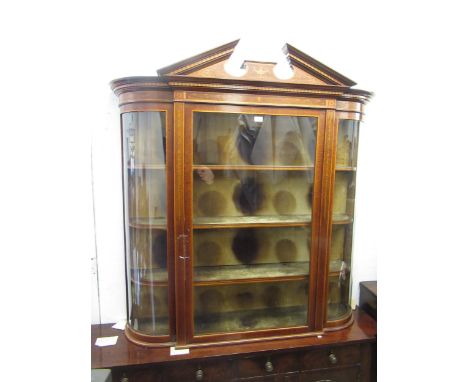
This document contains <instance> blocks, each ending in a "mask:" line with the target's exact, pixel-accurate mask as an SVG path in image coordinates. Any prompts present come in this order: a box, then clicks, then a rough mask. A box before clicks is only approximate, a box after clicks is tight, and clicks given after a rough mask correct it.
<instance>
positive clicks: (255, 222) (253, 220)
mask: <svg viewBox="0 0 468 382" xmlns="http://www.w3.org/2000/svg"><path fill="white" fill-rule="evenodd" d="M352 222H353V218H352V217H351V216H349V215H345V214H336V215H333V224H337V225H338V224H351V223H352ZM310 223H311V215H294V216H281V215H274V216H220V217H194V218H193V229H209V228H233V227H245V228H248V227H303V226H308V225H310Z"/></svg>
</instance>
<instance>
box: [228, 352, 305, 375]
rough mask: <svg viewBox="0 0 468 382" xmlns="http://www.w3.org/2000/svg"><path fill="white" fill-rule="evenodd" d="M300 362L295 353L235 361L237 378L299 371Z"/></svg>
mask: <svg viewBox="0 0 468 382" xmlns="http://www.w3.org/2000/svg"><path fill="white" fill-rule="evenodd" d="M299 365H300V360H299V356H298V355H297V353H286V354H274V355H271V356H268V355H264V356H255V357H249V358H243V359H240V360H238V361H237V375H238V377H239V378H248V377H257V376H266V375H272V374H278V373H287V372H293V371H297V370H299Z"/></svg>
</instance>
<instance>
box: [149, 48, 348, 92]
mask: <svg viewBox="0 0 468 382" xmlns="http://www.w3.org/2000/svg"><path fill="white" fill-rule="evenodd" d="M238 42H239V40H235V41H232V42H230V43H228V44H225V45H222V46H219V47H217V48H214V49H211V50H209V51H206V52H203V53H201V54H198V55H196V56H194V57H191V58H188V59H186V60H183V61H180V62H177V63H175V64H173V65H169V66H166V67H165V68H162V69H159V70H158V74H159V75H160V76H171V77H172V76H184V77H193V78H219V79H229V80H232V79H236V80H241V81H242V80H246V81H265V82H283V83H297V84H309V85H322V86H326V85H330V86H345V87H351V86H354V85H356V83H355V82H354V81H352V80H350V79H349V78H347V77H345V76H343V75H342V74H340V73H338V72H336V71H334V70H333V69H331V68H329V67H328V66H326V65H324V64H322V63H321V62H319V61H317V60H315V59H314V58H312V57H310V56H309V55H307V54H305V53H304V52H301V51H300V50H299V49H297V48H295V47H293V46H292V45H290V44H286V45H285V46H284V47H283V52H284V54H285V55H286V58H287V60H288V62H289V64H290V66H291V69H292V77H290V78H287V79H281V78H278V77H277V76H276V74H275V71H274V69H275V66H276V63H274V62H259V61H244V64H243V66H242V67H243V69H244V74H243V75H242V76H240V77H239V76H234V75H232V74H229V73H228V72H227V71H226V70H225V65H226V63H227V61H228V60H229V58H230V57H231V55H232V53H233V52H234V49H235V47H236V45H237V43H238Z"/></svg>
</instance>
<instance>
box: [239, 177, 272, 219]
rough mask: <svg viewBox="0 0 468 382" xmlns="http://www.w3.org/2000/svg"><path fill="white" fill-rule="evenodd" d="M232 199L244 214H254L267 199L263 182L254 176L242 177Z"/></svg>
mask: <svg viewBox="0 0 468 382" xmlns="http://www.w3.org/2000/svg"><path fill="white" fill-rule="evenodd" d="M232 200H233V202H234V204H235V206H236V208H237V209H238V210H239V211H241V212H242V213H243V214H244V215H253V214H254V213H255V212H257V211H258V210H259V209H260V208H261V207H262V205H263V202H264V200H265V194H264V192H263V187H262V184H261V183H259V182H258V181H257V180H256V179H255V178H253V177H247V178H245V179H242V180H241V182H240V183H239V184H238V185H237V186H236V188H235V189H234V194H233V195H232Z"/></svg>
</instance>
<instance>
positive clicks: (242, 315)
mask: <svg viewBox="0 0 468 382" xmlns="http://www.w3.org/2000/svg"><path fill="white" fill-rule="evenodd" d="M306 325H307V307H304V306H291V307H278V308H269V309H255V310H243V311H237V312H226V313H218V314H213V313H212V314H209V315H197V316H195V335H199V334H210V333H224V332H239V331H246V330H259V329H269V328H278V327H279V328H281V327H283V328H286V327H297V326H306Z"/></svg>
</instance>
